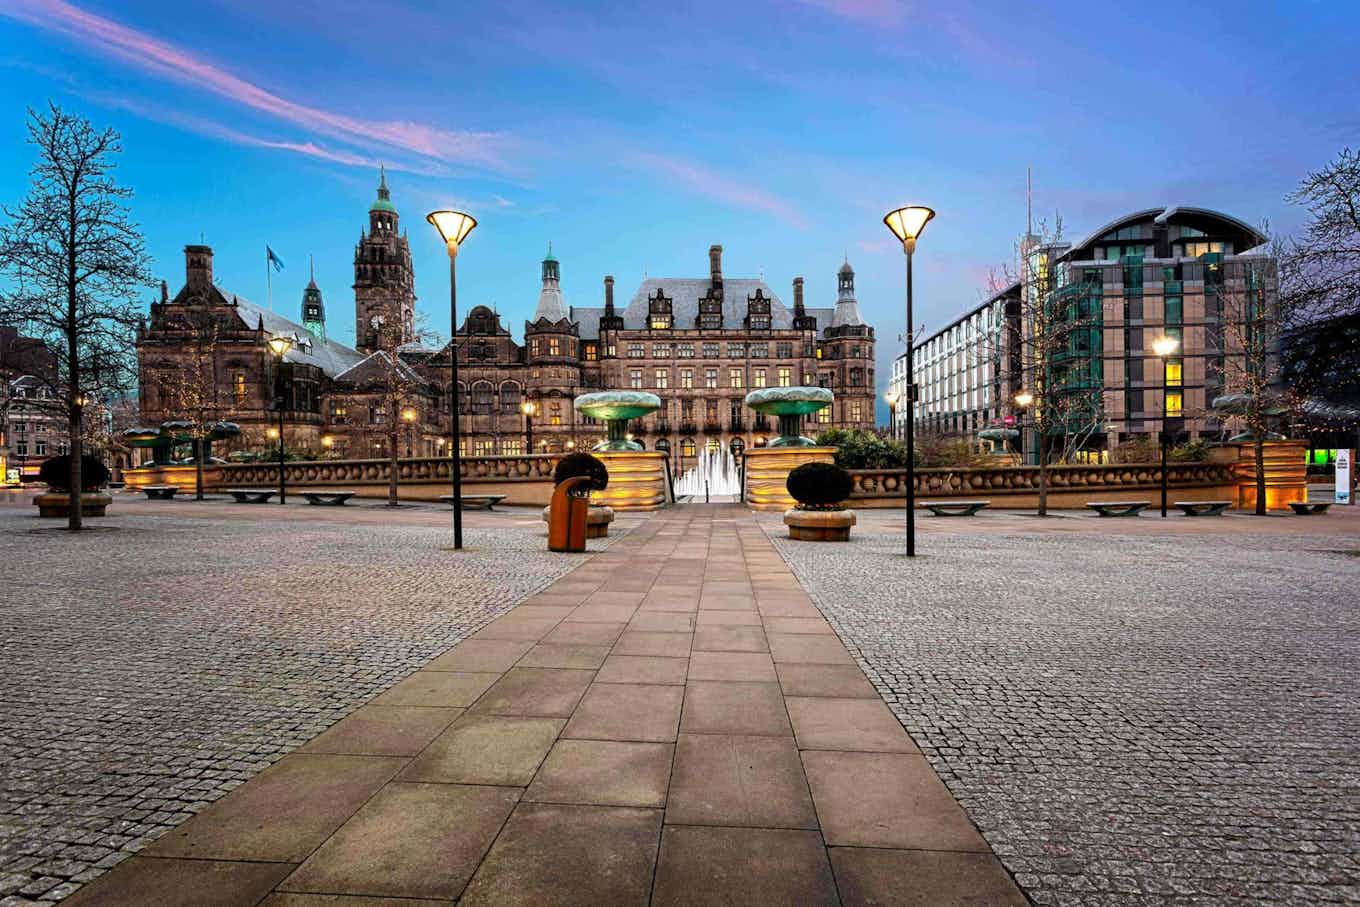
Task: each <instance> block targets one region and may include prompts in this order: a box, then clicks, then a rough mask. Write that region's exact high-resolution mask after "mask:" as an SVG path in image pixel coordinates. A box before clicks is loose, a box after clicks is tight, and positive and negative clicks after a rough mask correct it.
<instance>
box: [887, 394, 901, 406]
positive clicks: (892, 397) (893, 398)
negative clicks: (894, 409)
mask: <svg viewBox="0 0 1360 907" xmlns="http://www.w3.org/2000/svg"><path fill="white" fill-rule="evenodd" d="M901 398H902V395H901V394H899V393H898V392H897V391H888V392H887V393H886V394H884V395H883V399H884V400H887V401H888V405H889V406H896V405H897V401H898V400H900V399H901Z"/></svg>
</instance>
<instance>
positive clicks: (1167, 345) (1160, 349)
mask: <svg viewBox="0 0 1360 907" xmlns="http://www.w3.org/2000/svg"><path fill="white" fill-rule="evenodd" d="M1177 346H1179V342H1178V341H1177V340H1176V338H1175V337H1158V338H1157V339H1156V340H1154V341H1152V351H1153V352H1154V353H1156V354H1157V358H1159V359H1161V360H1162V424H1161V431H1159V432H1158V433H1157V434H1158V440H1160V441H1161V448H1162V519H1166V442H1167V434H1168V432H1167V428H1168V426H1167V405H1166V389H1167V383H1166V372H1167V358H1168V357H1170V355H1171V354H1172V353H1174V352H1176V347H1177Z"/></svg>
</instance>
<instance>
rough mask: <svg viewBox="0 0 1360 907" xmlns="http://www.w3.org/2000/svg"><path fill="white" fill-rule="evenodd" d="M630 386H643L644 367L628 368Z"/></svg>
mask: <svg viewBox="0 0 1360 907" xmlns="http://www.w3.org/2000/svg"><path fill="white" fill-rule="evenodd" d="M628 386H629V387H631V388H635V389H640V388H641V387H642V369H640V368H634V369H629V370H628Z"/></svg>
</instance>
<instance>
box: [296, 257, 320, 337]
mask: <svg viewBox="0 0 1360 907" xmlns="http://www.w3.org/2000/svg"><path fill="white" fill-rule="evenodd" d="M309 265H310V262H309ZM302 326H303V327H304V328H306V329H307V332H308V333H310V334H311V335H312V336H313V337H315V338H316V339H317V340H323V341H324V340H325V339H326V306H325V304H324V303H322V301H321V288H320V287H318V286H317V285H316V268H315V266H314V265H313V266H311V279H310V280H309V281H308V282H307V288H306V289H305V290H303V291H302Z"/></svg>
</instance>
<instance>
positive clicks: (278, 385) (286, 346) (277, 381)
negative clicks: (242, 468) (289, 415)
mask: <svg viewBox="0 0 1360 907" xmlns="http://www.w3.org/2000/svg"><path fill="white" fill-rule="evenodd" d="M292 348H293V338H292V337H285V336H284V335H282V334H278V335H275V336H273V337H270V338H269V349H270V350H272V351H273V353H274V359H275V360H276V362H275V365H276V368H275V369H274V407H275V408H276V409H277V410H278V411H279V503H280V504H286V503H287V502H288V498H287V494H288V489H287V484H286V482H285V480H284V477H283V403H284V400H283V397H284V387H283V357H284V356H285V355H286V354H287V352H288V351H289V350H291V349H292Z"/></svg>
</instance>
